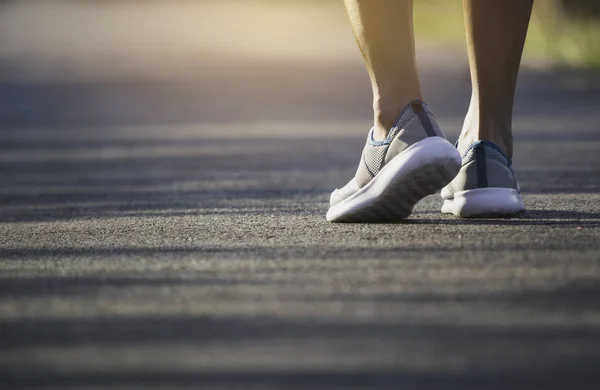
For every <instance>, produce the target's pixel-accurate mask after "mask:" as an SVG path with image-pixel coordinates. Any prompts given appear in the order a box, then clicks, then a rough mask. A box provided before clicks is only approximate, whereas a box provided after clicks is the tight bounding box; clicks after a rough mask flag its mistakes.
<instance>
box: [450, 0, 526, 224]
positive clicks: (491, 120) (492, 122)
mask: <svg viewBox="0 0 600 390" xmlns="http://www.w3.org/2000/svg"><path fill="white" fill-rule="evenodd" d="M463 3H464V9H465V24H466V32H467V48H468V53H469V64H470V68H471V79H472V87H473V91H472V96H471V103H470V106H469V111H468V113H467V116H466V119H465V123H464V126H463V130H462V132H461V135H460V138H459V144H458V149H459V151H460V152H461V155H462V156H463V158H462V160H463V161H462V167H461V169H460V171H459V173H458V175H457V176H456V178H454V180H453V181H452V182H451V183H450V184H449V185H448V186H446V187H445V188H444V189H443V190H442V198H444V205H443V207H442V212H445V213H452V214H455V215H457V216H460V217H494V216H506V215H513V214H516V213H519V212H520V211H522V210H524V209H525V206H524V205H523V201H522V199H521V195H520V188H519V185H518V183H517V179H516V177H515V174H514V172H513V170H512V162H511V158H512V153H513V138H512V111H513V101H514V95H515V87H516V83H517V74H518V72H519V66H520V63H521V55H522V52H523V46H524V44H525V37H526V35H527V27H528V24H529V18H530V15H531V9H532V6H533V0H503V1H483V0H464V1H463Z"/></svg>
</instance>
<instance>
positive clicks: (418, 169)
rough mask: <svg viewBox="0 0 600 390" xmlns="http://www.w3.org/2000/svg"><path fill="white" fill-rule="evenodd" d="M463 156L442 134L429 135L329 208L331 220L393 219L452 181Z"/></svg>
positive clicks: (402, 216) (378, 220) (375, 220)
mask: <svg viewBox="0 0 600 390" xmlns="http://www.w3.org/2000/svg"><path fill="white" fill-rule="evenodd" d="M460 166H461V157H460V154H459V153H458V151H457V150H456V148H455V147H454V146H453V145H452V144H451V143H450V142H448V141H447V140H446V139H444V138H442V137H429V138H426V139H424V140H422V141H419V142H417V143H415V144H414V145H411V146H410V147H408V148H407V149H406V150H405V151H403V152H402V153H400V154H399V155H397V156H396V157H394V158H393V159H392V160H391V161H390V162H389V163H388V164H386V165H385V166H384V167H383V168H382V169H381V171H380V172H379V173H378V174H377V176H375V177H374V178H373V179H372V180H371V181H370V182H369V183H368V184H367V185H366V186H364V187H363V188H361V189H360V190H359V191H357V192H356V193H354V194H353V195H352V196H350V197H348V198H347V199H344V200H343V201H341V202H340V203H338V204H336V205H334V206H332V207H330V208H329V211H328V212H327V220H328V221H331V222H392V221H397V220H400V219H403V218H406V217H408V216H409V215H410V214H411V213H412V210H413V208H414V207H415V205H416V204H417V203H418V202H419V201H420V200H421V199H423V198H424V197H426V196H427V195H431V194H434V193H436V192H437V191H439V190H440V189H442V188H443V187H444V186H445V185H447V184H448V183H450V182H451V181H452V179H454V177H455V176H456V175H457V174H458V171H459V170H460Z"/></svg>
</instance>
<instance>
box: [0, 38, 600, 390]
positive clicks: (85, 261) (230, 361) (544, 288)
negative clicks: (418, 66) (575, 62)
mask: <svg viewBox="0 0 600 390" xmlns="http://www.w3.org/2000/svg"><path fill="white" fill-rule="evenodd" d="M422 54H423V56H424V58H425V60H423V63H422V66H423V73H422V77H423V80H424V84H425V92H426V96H427V97H428V100H429V102H430V103H431V106H432V107H433V109H434V110H435V111H436V112H437V113H438V117H439V119H440V122H441V123H442V125H443V126H444V127H445V129H446V131H447V133H448V134H449V135H450V137H451V138H453V139H455V138H456V137H457V135H458V131H459V129H460V121H461V118H462V115H464V111H465V109H466V102H467V101H468V88H469V87H468V83H467V82H466V79H465V68H464V66H463V65H462V64H460V63H458V64H456V63H454V62H453V61H454V57H453V56H454V55H455V54H453V53H448V52H442V51H439V52H438V51H435V50H433V51H432V50H431V49H427V50H425V51H424V52H423V53H422ZM451 60H452V61H451ZM449 64H454V65H449ZM4 65H6V63H4ZM367 86H368V84H367V80H366V75H365V73H364V71H363V69H362V65H361V64H360V61H359V60H358V59H356V61H350V62H347V63H343V64H341V65H340V63H335V64H333V65H318V64H315V63H312V64H308V65H306V64H295V65H294V64H290V63H269V64H268V65H265V64H264V63H260V62H257V63H256V64H252V63H244V64H241V65H240V64H232V65H228V66H213V67H206V68H203V69H202V72H199V73H198V74H196V75H194V76H193V77H191V76H189V75H187V76H185V77H179V78H172V77H163V78H148V77H136V76H135V75H129V76H127V77H118V78H114V79H107V78H103V79H99V80H77V81H69V80H67V81H65V80H64V78H63V79H61V80H51V79H47V80H46V79H44V80H43V81H40V80H37V81H35V82H31V81H23V80H18V79H11V78H4V79H3V80H2V82H0V183H1V186H0V259H1V261H0V387H1V388H2V389H9V388H44V389H48V388H56V389H69V388H78V389H79V388H86V389H87V388H90V389H91V388H94V389H95V388H140V389H155V388H165V389H173V388H194V389H197V388H203V389H204V388H206V389H238V388H243V389H342V388H343V389H412V388H418V389H563V388H564V389H588V388H589V389H596V388H598V386H600V230H599V228H600V159H599V158H598V155H599V153H600V132H598V123H600V108H599V104H598V102H599V100H600V79H599V78H598V77H597V76H593V75H588V74H583V73H581V72H576V71H566V70H562V71H554V70H552V71H551V70H539V69H537V70H536V69H531V68H529V67H526V68H525V69H524V70H523V73H522V78H521V81H520V85H519V93H518V98H517V103H516V109H515V113H516V117H515V139H516V147H515V158H514V165H515V170H516V174H517V176H518V178H519V180H520V183H521V187H522V190H523V192H524V194H525V195H524V200H525V204H526V206H527V209H528V211H527V212H525V213H524V214H523V215H521V216H519V217H517V218H513V219H482V220H460V219H457V218H454V217H449V216H443V215H441V214H440V213H439V208H440V206H441V200H440V199H439V196H437V195H435V196H431V197H428V198H426V199H424V200H423V201H422V202H421V203H420V204H419V205H418V206H417V208H416V210H415V213H414V214H413V215H412V216H411V218H410V219H408V220H406V221H405V222H403V223H397V224H377V225H362V224H330V223H328V222H326V220H325V217H324V215H325V212H326V209H327V201H328V196H329V193H330V191H331V190H332V189H333V188H334V187H336V186H339V185H343V184H344V183H345V182H346V181H347V179H348V178H349V177H350V176H351V175H352V174H353V173H354V171H355V168H356V164H357V161H358V157H359V153H360V150H361V148H362V146H363V143H364V137H365V134H366V131H367V129H368V122H369V118H370V111H369V109H370V108H369V96H368V95H369V91H368V89H367Z"/></svg>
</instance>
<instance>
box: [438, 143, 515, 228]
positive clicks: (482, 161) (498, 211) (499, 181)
mask: <svg viewBox="0 0 600 390" xmlns="http://www.w3.org/2000/svg"><path fill="white" fill-rule="evenodd" d="M511 165H512V164H511V161H510V159H509V158H508V157H506V155H505V154H504V153H503V152H502V150H500V148H498V146H496V144H494V143H492V142H489V141H477V142H474V143H473V144H471V145H470V146H469V148H468V149H467V151H466V152H465V154H464V156H463V158H462V167H461V168H460V172H459V173H458V175H457V176H456V178H454V180H452V182H451V183H450V184H448V185H447V186H446V187H445V188H444V189H443V190H442V198H443V199H444V205H443V206H442V212H443V213H449V214H454V215H456V216H459V217H463V218H469V217H504V216H510V215H514V214H518V213H520V212H521V211H524V210H525V206H524V205H523V200H522V199H521V191H520V188H519V183H517V178H516V177H515V173H514V172H513V170H512V166H511Z"/></svg>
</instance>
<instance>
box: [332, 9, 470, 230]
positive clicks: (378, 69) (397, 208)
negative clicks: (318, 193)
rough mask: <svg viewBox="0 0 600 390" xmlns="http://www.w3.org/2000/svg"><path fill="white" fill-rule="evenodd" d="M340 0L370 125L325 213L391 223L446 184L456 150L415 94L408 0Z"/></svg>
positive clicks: (417, 92)
mask: <svg viewBox="0 0 600 390" xmlns="http://www.w3.org/2000/svg"><path fill="white" fill-rule="evenodd" d="M345 3H346V7H347V10H348V15H349V16H350V20H351V23H352V27H353V29H354V33H355V36H356V40H357V42H358V45H359V47H360V49H361V52H362V54H363V57H364V59H365V63H366V66H367V70H368V72H369V76H370V78H371V83H372V89H373V110H374V126H373V128H372V130H371V131H370V132H369V135H368V139H367V143H366V145H365V147H364V149H363V154H362V156H361V160H360V163H359V166H358V169H357V171H356V174H355V177H354V178H353V179H352V180H350V182H349V183H348V184H346V186H344V187H342V188H340V189H336V190H335V191H334V192H333V193H332V194H331V198H330V208H329V211H328V213H327V219H328V220H330V221H335V222H349V221H352V222H381V221H393V220H397V219H401V218H405V217H407V216H409V215H410V214H411V212H412V209H413V207H414V206H415V204H416V203H417V202H418V201H419V200H421V199H422V198H424V197H425V196H427V195H429V194H432V193H435V192H436V191H438V190H439V189H441V188H442V187H443V186H445V185H446V184H448V183H449V182H450V181H451V180H452V178H453V177H454V176H455V175H456V173H457V172H458V170H459V169H460V155H459V153H458V151H457V150H456V149H455V148H454V147H453V146H452V145H451V144H450V143H449V142H448V141H447V140H446V138H445V136H444V134H443V132H442V130H441V129H440V127H439V125H438V124H437V122H436V120H435V117H434V116H433V114H432V113H431V110H430V109H429V107H427V105H426V104H425V103H423V102H422V99H421V88H420V86H419V79H418V75H417V67H416V61H415V48H414V36H413V28H412V0H345Z"/></svg>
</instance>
